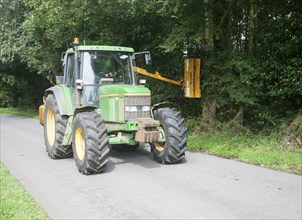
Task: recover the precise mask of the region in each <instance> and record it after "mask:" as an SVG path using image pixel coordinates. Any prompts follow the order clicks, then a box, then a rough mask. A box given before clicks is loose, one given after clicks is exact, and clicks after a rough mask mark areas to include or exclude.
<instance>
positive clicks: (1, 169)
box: [0, 163, 49, 220]
mask: <svg viewBox="0 0 302 220" xmlns="http://www.w3.org/2000/svg"><path fill="white" fill-rule="evenodd" d="M0 219H3V220H4V219H5V220H9V219H13V220H17V219H31V220H32V219H39V220H42V219H49V218H48V216H47V214H46V212H45V211H44V210H43V209H42V208H41V207H40V206H39V205H38V204H37V203H36V202H35V201H34V200H33V199H32V197H31V196H30V195H29V193H28V192H27V191H26V190H25V189H24V188H23V186H22V185H21V184H20V183H19V182H18V181H17V180H16V179H15V178H14V177H13V176H11V175H10V174H9V172H8V170H7V169H6V168H5V166H4V165H3V164H2V163H0Z"/></svg>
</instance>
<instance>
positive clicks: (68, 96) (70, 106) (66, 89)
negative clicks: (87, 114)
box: [57, 84, 74, 115]
mask: <svg viewBox="0 0 302 220" xmlns="http://www.w3.org/2000/svg"><path fill="white" fill-rule="evenodd" d="M57 86H59V87H61V88H62V89H63V90H64V96H65V101H66V107H67V114H68V115H73V112H74V106H73V104H72V103H73V101H72V96H73V95H72V94H73V89H72V87H70V86H65V85H64V84H59V85H57Z"/></svg>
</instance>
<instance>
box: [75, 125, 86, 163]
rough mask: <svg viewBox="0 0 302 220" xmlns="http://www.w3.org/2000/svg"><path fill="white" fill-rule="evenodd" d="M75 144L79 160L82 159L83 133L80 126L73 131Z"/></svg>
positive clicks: (83, 152) (83, 151) (83, 148)
mask: <svg viewBox="0 0 302 220" xmlns="http://www.w3.org/2000/svg"><path fill="white" fill-rule="evenodd" d="M75 146H76V152H77V156H78V158H79V160H83V159H84V156H85V150H86V145H85V139H84V133H83V131H82V129H81V128H78V129H77V130H76V133H75Z"/></svg>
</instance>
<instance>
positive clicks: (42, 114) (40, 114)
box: [39, 105, 45, 125]
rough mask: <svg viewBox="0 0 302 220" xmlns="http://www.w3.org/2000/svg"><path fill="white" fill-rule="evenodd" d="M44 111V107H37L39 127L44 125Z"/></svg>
mask: <svg viewBox="0 0 302 220" xmlns="http://www.w3.org/2000/svg"><path fill="white" fill-rule="evenodd" d="M44 109H45V106H44V105H40V107H39V121H40V124H41V125H44Z"/></svg>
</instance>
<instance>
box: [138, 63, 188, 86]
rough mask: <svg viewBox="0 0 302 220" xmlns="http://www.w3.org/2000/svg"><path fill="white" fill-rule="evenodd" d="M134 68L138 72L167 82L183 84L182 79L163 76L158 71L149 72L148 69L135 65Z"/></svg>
mask: <svg viewBox="0 0 302 220" xmlns="http://www.w3.org/2000/svg"><path fill="white" fill-rule="evenodd" d="M133 69H134V71H135V72H137V73H139V74H142V75H145V76H149V77H151V78H155V79H159V80H161V81H165V82H168V83H172V84H174V85H177V86H181V84H182V80H172V79H169V78H166V77H163V76H161V75H160V74H159V72H157V71H156V72H155V73H148V72H147V70H145V69H143V68H140V67H137V66H135V67H133Z"/></svg>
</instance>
